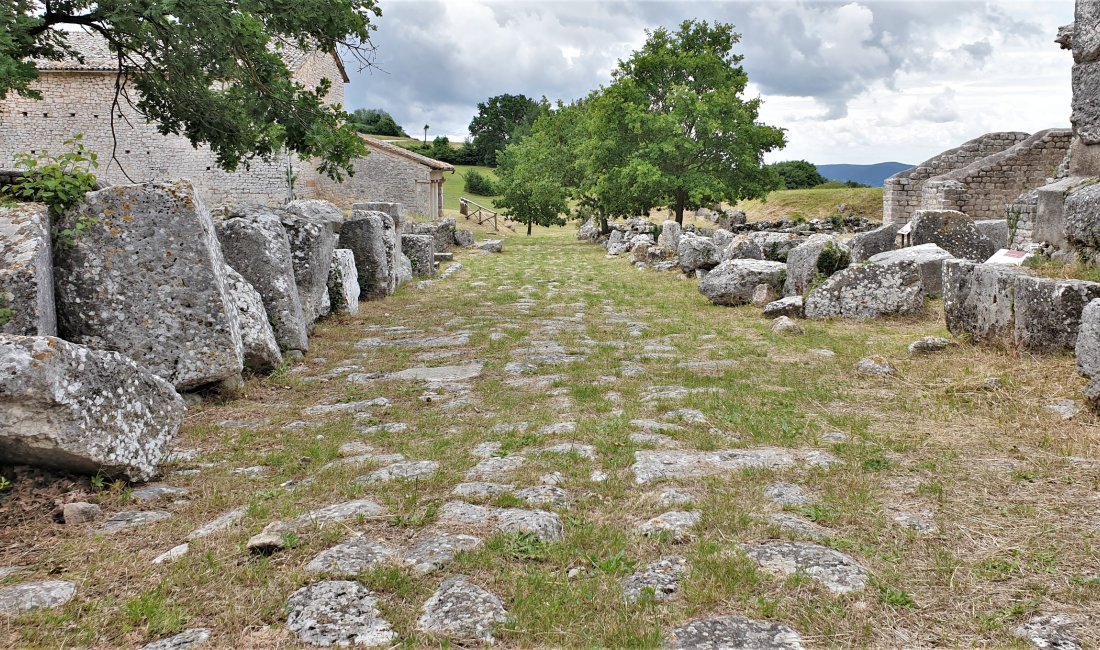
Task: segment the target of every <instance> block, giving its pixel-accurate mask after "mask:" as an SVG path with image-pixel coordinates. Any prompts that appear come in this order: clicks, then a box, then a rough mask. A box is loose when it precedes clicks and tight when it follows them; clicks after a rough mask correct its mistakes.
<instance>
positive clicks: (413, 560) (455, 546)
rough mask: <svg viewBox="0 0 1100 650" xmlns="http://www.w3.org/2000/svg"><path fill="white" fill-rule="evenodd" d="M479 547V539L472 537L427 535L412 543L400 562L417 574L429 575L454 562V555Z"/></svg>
mask: <svg viewBox="0 0 1100 650" xmlns="http://www.w3.org/2000/svg"><path fill="white" fill-rule="evenodd" d="M480 546H481V538H479V537H474V536H473V535H456V534H451V533H429V534H426V535H424V536H423V537H420V538H418V539H417V540H416V541H414V542H413V544H412V545H411V546H410V547H409V548H408V550H406V551H405V553H404V554H403V555H402V556H401V560H402V561H403V562H405V563H406V564H409V565H411V566H412V568H413V569H414V570H415V571H417V572H418V573H430V572H432V571H435V570H436V569H438V568H439V567H441V566H443V565H444V564H447V563H448V562H451V561H452V560H454V558H455V554H457V553H459V552H462V551H472V550H474V549H476V548H479V547H480Z"/></svg>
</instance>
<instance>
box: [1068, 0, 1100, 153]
mask: <svg viewBox="0 0 1100 650" xmlns="http://www.w3.org/2000/svg"><path fill="white" fill-rule="evenodd" d="M1074 18H1075V19H1074V32H1073V62H1074V66H1073V113H1072V115H1071V116H1070V121H1071V122H1072V123H1073V132H1074V135H1076V136H1077V137H1078V138H1080V139H1081V141H1082V142H1083V143H1084V144H1086V145H1096V144H1100V2H1097V1H1096V0H1077V8H1076V12H1075V15H1074Z"/></svg>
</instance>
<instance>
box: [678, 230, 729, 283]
mask: <svg viewBox="0 0 1100 650" xmlns="http://www.w3.org/2000/svg"><path fill="white" fill-rule="evenodd" d="M677 252H678V255H679V260H680V268H681V269H682V270H683V271H684V273H691V272H693V271H695V270H697V269H703V270H707V271H709V270H710V269H713V268H714V267H716V266H718V262H719V261H720V260H719V259H718V248H717V247H716V246H715V245H714V241H713V240H711V239H709V238H707V237H699V236H698V235H695V234H694V233H690V232H685V233H682V234H681V235H680V247H679V248H678V249H677Z"/></svg>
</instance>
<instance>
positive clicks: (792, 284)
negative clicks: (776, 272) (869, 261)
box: [783, 234, 849, 296]
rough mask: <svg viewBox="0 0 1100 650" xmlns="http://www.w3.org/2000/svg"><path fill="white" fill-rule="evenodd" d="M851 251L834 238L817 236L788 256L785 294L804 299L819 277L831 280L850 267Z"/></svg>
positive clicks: (831, 236)
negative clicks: (804, 295)
mask: <svg viewBox="0 0 1100 650" xmlns="http://www.w3.org/2000/svg"><path fill="white" fill-rule="evenodd" d="M848 259H849V255H848V248H847V247H846V246H844V245H843V244H841V243H840V241H839V240H838V239H837V238H836V237H835V236H833V235H826V234H817V235H812V236H810V238H809V239H807V240H806V241H805V242H803V243H801V244H799V245H798V246H795V247H794V248H792V249H791V251H790V252H789V253H787V281H786V283H785V284H784V285H783V293H784V294H785V295H788V296H800V295H802V294H803V293H805V292H806V291H808V290H809V288H810V286H811V285H812V284H813V283H814V280H815V279H816V278H817V277H818V275H819V274H820V275H823V276H825V277H828V276H830V275H832V274H833V273H835V272H836V271H838V270H840V269H842V268H845V267H846V266H848Z"/></svg>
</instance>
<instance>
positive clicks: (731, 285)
mask: <svg viewBox="0 0 1100 650" xmlns="http://www.w3.org/2000/svg"><path fill="white" fill-rule="evenodd" d="M786 268H787V265H786V264H782V263H780V262H767V261H763V260H750V259H737V260H729V261H726V262H722V263H721V264H719V265H718V266H716V267H715V268H714V269H713V270H712V271H711V272H710V273H708V274H707V277H705V278H703V280H702V281H701V282H699V293H702V294H703V295H704V296H706V297H707V299H708V300H710V301H711V302H712V303H714V304H716V305H728V306H736V305H746V304H748V303H749V302H751V301H752V298H753V292H754V291H755V290H756V287H757V286H758V285H761V284H763V285H766V286H768V287H769V288H771V289H772V290H773V291H776V292H778V291H779V289H780V287H781V286H782V284H783V283H782V280H783V273H784V272H785V271H786Z"/></svg>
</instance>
